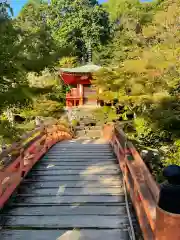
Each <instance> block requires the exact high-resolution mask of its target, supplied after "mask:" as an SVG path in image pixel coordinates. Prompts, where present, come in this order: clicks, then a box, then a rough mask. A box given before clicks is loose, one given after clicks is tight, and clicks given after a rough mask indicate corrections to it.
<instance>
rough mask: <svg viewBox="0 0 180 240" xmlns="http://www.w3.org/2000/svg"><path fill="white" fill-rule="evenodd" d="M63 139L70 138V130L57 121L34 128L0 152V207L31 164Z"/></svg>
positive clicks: (29, 168)
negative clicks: (0, 163)
mask: <svg viewBox="0 0 180 240" xmlns="http://www.w3.org/2000/svg"><path fill="white" fill-rule="evenodd" d="M25 137H26V139H25ZM64 139H71V132H70V131H69V129H68V128H67V127H66V126H64V125H62V124H59V123H58V122H57V123H54V124H52V125H47V126H42V127H39V128H38V129H35V130H34V131H32V132H30V133H29V134H28V135H25V136H24V137H23V138H22V140H21V142H19V143H15V144H13V145H12V146H11V147H10V148H9V149H7V150H5V151H3V152H2V153H1V154H0V161H1V162H2V164H3V166H2V167H1V169H0V208H2V207H3V206H4V204H5V203H6V201H7V200H8V199H9V197H10V196H11V195H12V193H13V192H14V190H15V189H16V188H17V186H18V185H19V184H20V182H21V181H22V179H23V177H25V176H26V175H27V173H28V172H29V171H30V170H31V168H32V167H33V165H34V164H35V163H36V162H37V161H38V160H40V159H41V157H42V156H43V155H44V154H45V153H46V152H47V151H48V149H49V148H50V147H51V146H52V145H54V144H55V143H57V142H59V141H61V140H64Z"/></svg>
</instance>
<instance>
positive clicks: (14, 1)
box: [8, 0, 106, 16]
mask: <svg viewBox="0 0 180 240" xmlns="http://www.w3.org/2000/svg"><path fill="white" fill-rule="evenodd" d="M105 1H106V0H99V2H100V3H103V2H105ZM8 2H9V3H10V4H11V7H12V8H13V11H14V15H15V16H16V15H17V14H18V13H19V11H20V10H21V8H22V6H23V5H24V4H25V3H26V2H27V0H8Z"/></svg>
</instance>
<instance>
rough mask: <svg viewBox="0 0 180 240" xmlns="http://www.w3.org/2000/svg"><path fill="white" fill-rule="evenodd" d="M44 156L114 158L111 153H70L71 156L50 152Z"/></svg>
mask: <svg viewBox="0 0 180 240" xmlns="http://www.w3.org/2000/svg"><path fill="white" fill-rule="evenodd" d="M46 156H47V157H66V158H67V157H88V158H89V157H90V158H94V157H95V158H100V159H101V158H104V157H106V158H110V157H111V158H113V157H114V158H115V156H114V154H112V153H98V154H97V153H93V152H92V153H89V154H88V153H76V152H74V153H72V154H70V153H63V152H59V153H54V152H52V153H47V154H46Z"/></svg>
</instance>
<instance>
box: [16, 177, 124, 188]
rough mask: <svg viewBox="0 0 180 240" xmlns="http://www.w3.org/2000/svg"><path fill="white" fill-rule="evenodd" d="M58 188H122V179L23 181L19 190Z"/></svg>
mask: <svg viewBox="0 0 180 240" xmlns="http://www.w3.org/2000/svg"><path fill="white" fill-rule="evenodd" d="M59 187H66V188H69V187H70V188H72V187H74V188H75V187H86V188H89V187H93V188H95V187H98V188H106V187H118V188H119V187H122V179H121V180H118V181H111V180H110V181H109V179H107V181H102V182H99V181H97V180H91V181H48V182H46V181H43V180H42V181H40V180H38V181H37V180H34V181H32V180H30V179H29V180H24V181H23V182H22V184H21V187H20V188H33V189H36V188H37V189H38V188H59Z"/></svg>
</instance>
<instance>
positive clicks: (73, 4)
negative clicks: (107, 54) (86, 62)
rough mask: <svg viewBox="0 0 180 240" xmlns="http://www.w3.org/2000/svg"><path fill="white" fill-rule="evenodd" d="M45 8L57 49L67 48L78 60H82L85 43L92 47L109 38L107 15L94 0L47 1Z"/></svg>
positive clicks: (86, 47)
mask: <svg viewBox="0 0 180 240" xmlns="http://www.w3.org/2000/svg"><path fill="white" fill-rule="evenodd" d="M48 9H49V10H48V26H50V28H51V32H52V36H53V38H54V40H55V41H57V42H58V44H59V46H60V47H61V46H69V45H71V46H72V47H73V49H74V50H75V52H76V56H78V57H79V58H80V59H81V58H82V57H84V58H85V59H86V57H87V56H86V55H87V49H88V47H89V44H90V45H91V46H92V47H93V48H94V47H96V46H97V45H99V44H104V43H105V42H106V41H107V39H108V38H109V33H110V25H109V19H108V14H107V12H106V11H105V10H104V9H103V7H102V6H100V5H98V4H97V1H89V0H88V1H87V0H76V1H71V0H60V1H51V4H50V5H49V6H48Z"/></svg>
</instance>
